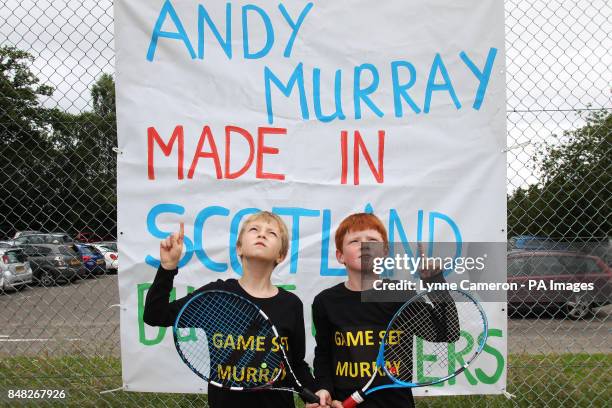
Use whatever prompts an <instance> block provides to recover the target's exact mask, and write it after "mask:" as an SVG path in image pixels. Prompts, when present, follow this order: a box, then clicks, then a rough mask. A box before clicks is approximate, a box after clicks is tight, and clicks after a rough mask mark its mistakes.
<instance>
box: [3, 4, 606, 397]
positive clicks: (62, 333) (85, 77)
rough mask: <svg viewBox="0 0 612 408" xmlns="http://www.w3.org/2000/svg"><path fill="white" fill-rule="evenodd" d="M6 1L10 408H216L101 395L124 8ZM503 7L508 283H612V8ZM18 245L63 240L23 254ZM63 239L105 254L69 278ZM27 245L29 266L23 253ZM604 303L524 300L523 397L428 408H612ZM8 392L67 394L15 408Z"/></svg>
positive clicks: (517, 332)
mask: <svg viewBox="0 0 612 408" xmlns="http://www.w3.org/2000/svg"><path fill="white" fill-rule="evenodd" d="M0 3H1V10H0V39H1V43H0V239H5V240H6V241H11V242H5V243H0V266H1V267H2V275H1V276H0V289H3V293H2V295H0V358H1V361H0V391H1V392H2V395H0V405H3V404H9V403H10V404H17V401H21V403H31V404H33V405H53V404H58V405H64V404H71V406H137V405H138V406H139V405H144V406H149V405H156V406H168V407H170V406H206V402H205V398H204V397H201V396H193V395H186V396H179V397H177V396H170V395H164V394H138V393H126V392H122V391H115V392H109V393H101V391H107V390H116V389H117V388H119V387H121V365H120V360H119V357H120V344H119V311H118V308H117V307H115V306H117V304H118V303H119V297H118V293H117V276H116V275H114V274H112V273H110V272H112V271H113V270H116V269H115V268H116V266H117V259H116V252H114V251H116V248H112V245H113V243H112V242H110V241H115V239H116V193H115V191H116V154H115V152H114V151H113V147H114V146H116V122H115V102H114V100H115V98H114V80H113V69H114V49H113V3H112V1H111V0H98V1H89V0H84V1H72V0H54V1H50V0H37V1H32V0H5V1H2V2H0ZM505 7H506V52H507V61H506V63H507V97H508V102H507V109H508V110H507V124H508V156H507V158H508V182H507V191H508V236H509V238H510V241H509V243H508V261H509V262H508V265H509V276H521V275H526V274H527V275H528V274H536V272H533V271H535V270H540V271H542V268H543V267H542V265H547V266H546V268H549V269H554V268H556V267H560V266H558V265H562V266H563V267H564V268H565V269H566V270H567V268H568V265H574V266H572V267H571V268H578V269H580V268H582V269H585V268H586V269H588V273H587V274H586V275H588V276H599V277H598V278H597V279H600V275H601V274H605V272H606V270H607V271H609V270H610V269H609V267H610V262H611V258H610V236H611V235H612V234H611V228H610V219H611V217H610V189H609V188H610V175H611V174H612V170H611V168H610V164H611V161H612V151H611V146H612V143H611V142H612V103H611V100H610V93H611V83H612V76H611V75H610V66H611V65H612V59H611V58H610V53H609V50H610V49H611V48H612V41H611V40H610V32H611V24H610V23H611V7H610V4H609V2H607V1H606V0H589V1H586V0H585V1H583V0H574V1H554V0H553V1H550V0H507V1H506V2H505ZM18 231H42V232H61V233H59V234H56V235H52V236H50V235H38V236H36V235H29V236H28V235H27V234H24V235H22V236H21V237H20V238H16V240H14V241H13V239H14V236H15V234H16V233H17V232H18ZM62 233H65V234H67V235H68V236H69V237H70V238H74V237H76V238H77V239H78V240H79V241H82V242H94V241H107V242H106V243H104V244H101V248H100V249H102V251H103V252H104V253H103V257H101V258H99V259H98V256H97V255H96V253H95V252H94V251H93V250H91V249H87V248H85V249H82V251H91V254H89V255H88V257H89V259H88V261H87V262H86V265H88V266H87V268H85V269H84V268H80V269H79V268H75V269H71V266H70V263H71V260H72V257H73V256H74V253H73V252H71V251H74V249H73V248H72V246H71V244H69V243H65V241H66V240H68V238H66V237H65V236H64V235H63V234H62ZM14 243H17V244H20V245H21V246H23V247H24V248H26V249H25V251H26V252H25V253H15V252H14V251H13V252H11V251H12V250H11V248H12V247H11V246H10V245H11V244H14ZM24 256H27V257H28V258H29V259H30V262H31V265H32V266H33V271H32V272H33V282H34V283H37V284H36V285H35V284H28V285H26V287H22V288H21V289H19V290H16V291H15V290H12V289H11V286H12V285H13V284H17V283H19V281H20V279H26V280H27V275H28V271H25V272H23V271H22V269H23V264H22V263H21V261H22V260H23V259H24ZM570 258H571V259H573V261H572V262H567V259H570ZM577 260H578V261H577ZM555 265H557V266H555ZM576 265H579V266H576ZM60 266H61V268H60ZM11 268H12V269H11ZM571 268H570V269H571ZM606 268H608V269H606ZM578 269H576V270H572V271H571V272H570V273H572V274H574V275H575V274H576V273H577V271H578ZM60 270H61V271H60ZM526 271H527V272H526ZM97 272H103V273H101V274H98V275H96V273H97ZM539 273H541V274H542V272H539ZM543 273H544V274H545V272H543ZM598 274H600V275H598ZM90 275H93V278H90V277H89V276H90ZM586 275H585V276H586ZM581 279H583V280H584V279H587V278H584V277H582V278H581ZM60 280H65V281H67V282H68V284H61V285H56V283H57V281H60ZM4 289H6V291H5V290H4ZM604 295H605V293H604ZM608 299H609V295H608ZM604 300H605V299H604ZM602 303H605V302H600V303H596V302H593V300H592V299H591V300H588V299H587V300H585V299H581V298H572V299H569V300H564V301H563V302H562V304H560V305H558V304H555V306H561V307H560V308H558V310H557V309H555V312H554V313H551V310H549V308H541V307H539V306H543V304H542V302H539V301H537V300H536V301H535V303H534V302H530V301H529V300H526V299H518V301H517V302H516V303H515V304H513V305H512V306H514V307H512V308H511V309H512V315H511V317H510V318H509V320H508V329H509V339H508V388H507V390H508V392H509V393H510V394H512V395H507V396H471V397H460V398H453V399H447V398H426V399H423V400H419V402H418V404H419V405H421V406H425V405H432V406H433V405H440V406H442V405H461V404H465V406H472V405H475V406H513V405H521V406H546V407H553V406H561V405H563V406H609V404H610V401H612V394H611V391H610V387H609V386H610V384H611V383H612V309H611V307H610V306H605V305H603V306H602ZM521 306H523V307H521ZM536 306H537V307H536ZM600 306H601V307H600ZM9 390H57V391H56V392H55V393H53V392H51V393H48V394H45V395H38V396H39V397H40V398H39V399H27V398H26V399H9V398H8V397H9V394H8V393H9ZM60 390H62V391H63V392H64V393H65V398H62V394H61V392H60ZM31 396H35V395H31ZM53 397H56V398H53Z"/></svg>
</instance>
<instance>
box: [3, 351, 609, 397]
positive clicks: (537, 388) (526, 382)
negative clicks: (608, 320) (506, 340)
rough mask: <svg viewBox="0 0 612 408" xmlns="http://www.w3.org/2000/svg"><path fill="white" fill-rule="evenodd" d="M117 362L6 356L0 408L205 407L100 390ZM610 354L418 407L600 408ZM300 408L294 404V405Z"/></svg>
mask: <svg viewBox="0 0 612 408" xmlns="http://www.w3.org/2000/svg"><path fill="white" fill-rule="evenodd" d="M120 373H121V362H120V360H119V359H116V358H110V357H109V358H103V357H91V358H87V357H83V356H78V357H75V356H64V357H37V358H33V357H9V356H3V358H2V359H1V360H0V392H1V394H0V406H4V405H5V404H7V402H9V403H11V405H17V406H32V407H35V406H36V407H39V406H45V407H56V406H57V407H65V406H68V407H144V406H146V407H190V406H193V407H205V406H206V405H205V402H206V397H205V396H202V395H190V394H162V393H132V392H122V391H119V392H113V393H109V394H100V393H99V392H100V391H103V390H110V389H115V388H119V387H121V374H120ZM610 384H612V354H550V355H526V354H525V355H521V354H515V355H510V357H509V369H508V388H507V389H508V392H510V393H512V394H513V395H515V398H513V399H512V400H508V399H506V398H505V397H504V396H501V395H495V396H481V395H476V396H454V397H427V398H418V399H417V407H440V408H442V407H444V408H446V407H449V406H452V407H515V406H521V407H523V406H524V407H557V406H571V407H604V406H610V402H611V401H612V389H611V388H610ZM8 389H56V390H60V389H61V390H65V391H66V394H67V397H66V399H64V400H55V401H53V400H48V399H47V400H40V399H39V400H29V401H28V400H21V401H20V403H16V400H12V401H9V400H8V399H7V392H8ZM298 406H299V405H298Z"/></svg>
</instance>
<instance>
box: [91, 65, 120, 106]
mask: <svg viewBox="0 0 612 408" xmlns="http://www.w3.org/2000/svg"><path fill="white" fill-rule="evenodd" d="M91 97H92V99H93V109H94V112H95V113H96V114H98V115H100V116H102V117H108V116H114V115H115V80H114V79H113V77H112V75H110V74H107V73H104V74H102V76H100V78H98V80H97V81H96V83H95V84H94V85H93V86H92V87H91Z"/></svg>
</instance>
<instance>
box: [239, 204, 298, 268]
mask: <svg viewBox="0 0 612 408" xmlns="http://www.w3.org/2000/svg"><path fill="white" fill-rule="evenodd" d="M259 220H263V221H267V222H270V223H271V222H276V225H278V229H279V230H280V231H279V233H280V240H281V249H280V255H281V257H282V258H283V259H285V257H286V256H287V252H289V231H288V230H287V225H286V224H285V222H284V221H283V219H282V218H281V217H279V216H278V215H276V214H274V213H271V212H270V211H260V212H258V213H255V214H251V215H250V216H249V217H248V218H247V219H246V220H245V221H244V222H243V223H242V227H240V232H239V233H238V239H237V240H236V246H237V247H241V246H242V236H243V235H244V231H246V228H247V226H248V225H249V224H251V223H253V222H255V221H259Z"/></svg>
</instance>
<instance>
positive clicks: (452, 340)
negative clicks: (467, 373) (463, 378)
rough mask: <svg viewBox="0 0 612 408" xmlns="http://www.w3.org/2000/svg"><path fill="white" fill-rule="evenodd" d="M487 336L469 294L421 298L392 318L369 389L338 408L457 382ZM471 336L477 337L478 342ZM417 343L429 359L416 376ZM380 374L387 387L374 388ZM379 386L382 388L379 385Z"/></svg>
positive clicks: (483, 319) (452, 292)
mask: <svg viewBox="0 0 612 408" xmlns="http://www.w3.org/2000/svg"><path fill="white" fill-rule="evenodd" d="M487 331H488V324H487V317H486V315H485V313H484V310H483V309H482V306H481V305H480V304H479V303H478V301H477V300H476V299H475V298H474V297H473V296H472V295H471V294H470V293H468V292H465V291H463V290H449V291H428V292H421V293H420V294H418V295H416V296H414V297H412V298H411V299H410V300H409V301H407V302H406V303H404V304H403V305H402V306H401V308H400V309H399V310H398V311H397V312H396V313H395V315H394V316H393V318H392V319H391V321H390V322H389V324H388V326H387V330H386V332H385V335H384V337H383V339H382V340H381V344H380V348H379V351H378V356H377V358H376V367H377V369H376V370H374V374H373V375H372V377H371V378H370V380H369V381H368V382H367V384H366V385H365V386H364V387H363V388H362V389H361V390H358V391H355V392H354V393H353V394H352V395H351V396H350V397H348V398H347V399H346V400H345V401H344V402H343V403H342V406H343V407H345V408H353V407H355V406H356V405H358V404H360V403H362V402H363V401H364V400H365V399H366V398H367V396H368V395H370V394H372V393H374V392H376V391H379V390H382V389H386V388H402V387H404V388H415V387H425V386H428V385H433V384H438V383H441V382H444V381H446V380H448V379H449V378H452V377H455V376H456V375H458V374H459V373H461V372H462V371H463V370H465V369H466V368H467V367H468V366H469V365H470V364H471V363H472V362H473V361H474V359H476V357H478V355H479V354H480V353H481V352H482V349H483V348H484V345H485V343H486V341H487ZM474 336H478V337H477V338H476V340H475V337H474ZM415 342H419V345H418V346H417V347H419V348H420V347H421V344H422V350H423V353H422V354H427V359H426V361H424V362H422V363H420V364H422V370H421V371H422V372H421V373H420V375H419V373H417V375H415V374H414V373H413V371H414V370H413V343H415ZM421 342H422V343H421ZM449 357H451V359H449ZM417 371H419V370H417ZM379 373H380V374H383V375H384V376H385V378H386V381H378V382H377V384H376V386H372V384H373V383H374V379H375V378H376V377H377V376H378V375H379ZM380 382H382V383H383V384H380V385H379V384H378V383H380Z"/></svg>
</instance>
